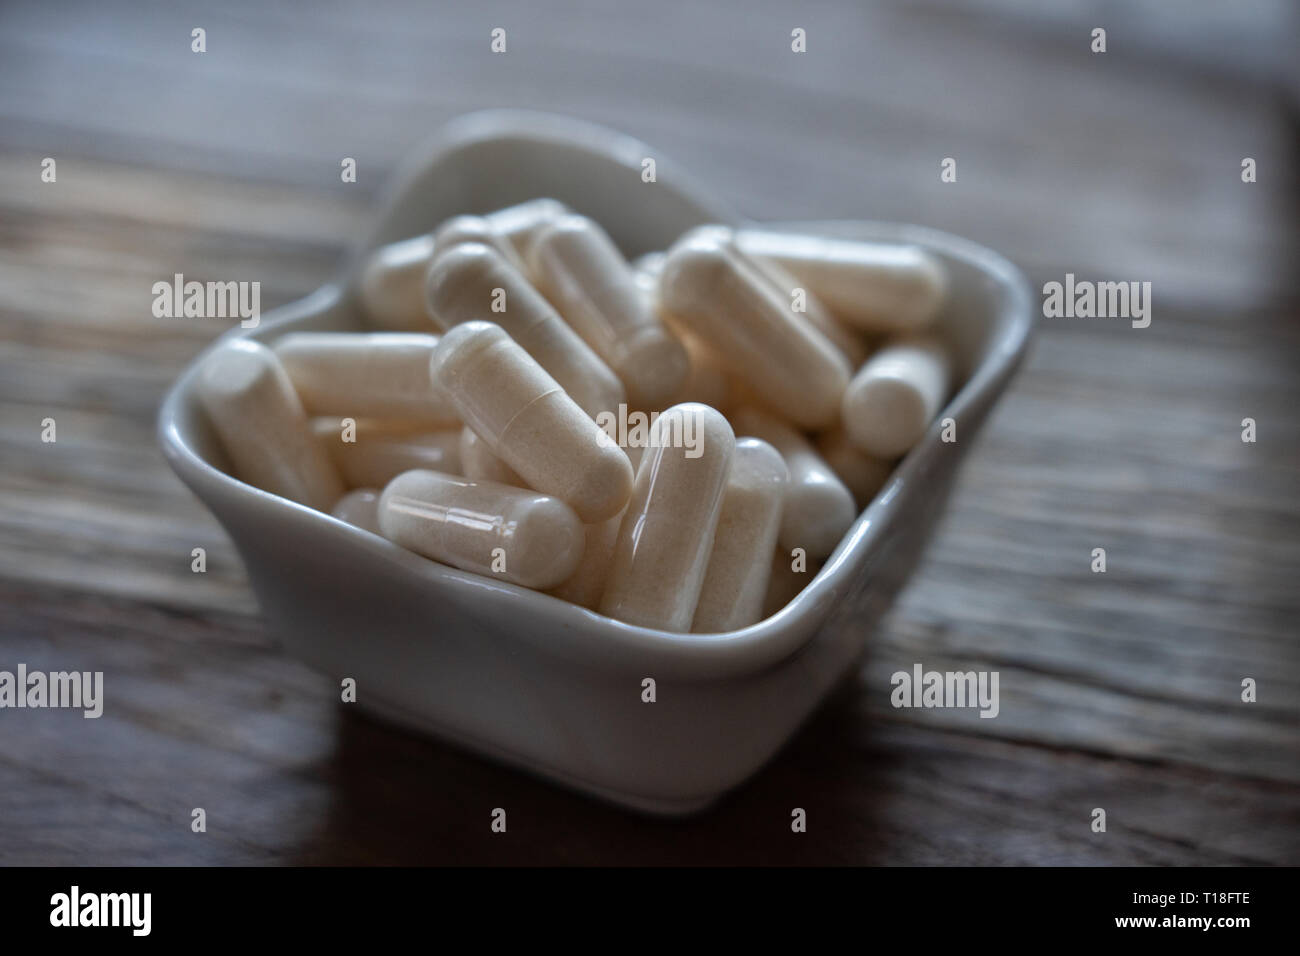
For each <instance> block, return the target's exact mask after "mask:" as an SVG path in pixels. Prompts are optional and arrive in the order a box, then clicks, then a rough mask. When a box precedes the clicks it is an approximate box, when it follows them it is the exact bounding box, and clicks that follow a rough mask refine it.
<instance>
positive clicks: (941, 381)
mask: <svg viewBox="0 0 1300 956" xmlns="http://www.w3.org/2000/svg"><path fill="white" fill-rule="evenodd" d="M950 375H951V370H950V366H949V361H948V353H947V351H946V350H945V349H944V347H943V345H942V343H940V342H939V340H938V339H936V338H934V337H933V336H928V335H922V336H909V337H902V338H897V339H894V340H893V341H891V342H889V343H888V344H886V345H885V347H884V348H882V349H881V350H880V351H879V352H877V353H876V354H875V355H873V356H872V357H871V358H870V359H869V360H868V361H867V364H866V365H864V366H862V368H861V369H860V370H859V371H858V373H857V374H856V375H855V376H853V381H852V382H850V383H849V387H848V388H847V389H846V390H845V392H844V403H843V411H842V417H843V422H844V430H845V432H846V433H847V434H848V436H849V440H850V441H851V442H853V444H854V445H856V446H857V447H858V448H860V449H862V450H863V451H864V452H866V453H867V454H868V455H873V456H875V457H876V458H897V457H899V456H900V455H905V454H906V453H907V452H908V451H910V450H911V448H912V446H913V445H915V444H916V443H917V442H918V441H920V440H921V438H922V437H923V436H924V435H925V433H926V430H927V429H928V428H929V427H930V423H931V422H932V421H934V417H935V416H936V415H937V414H938V413H939V409H940V408H942V407H943V402H944V399H945V398H947V395H948V387H949V381H950Z"/></svg>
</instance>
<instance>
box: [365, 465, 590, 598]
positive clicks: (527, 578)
mask: <svg viewBox="0 0 1300 956" xmlns="http://www.w3.org/2000/svg"><path fill="white" fill-rule="evenodd" d="M379 526H380V527H381V528H382V529H383V532H384V536H385V537H386V538H388V539H389V540H390V541H393V542H396V543H397V544H400V545H401V546H402V547H404V548H409V549H410V550H412V551H414V552H416V553H417V554H422V555H424V556H425V557H426V558H432V559H433V560H434V561H441V562H442V563H443V564H450V565H451V566H452V567H456V568H460V569H461V570H462V571H473V572H475V573H477V574H482V575H483V576H484V577H489V578H498V579H500V580H503V581H510V582H512V583H514V584H519V585H522V586H524V587H527V588H536V589H538V590H545V589H546V588H551V587H555V585H557V584H559V583H560V582H562V581H564V580H565V579H566V578H568V577H569V576H570V575H571V574H573V572H574V570H575V569H576V568H577V566H578V562H579V561H580V560H582V548H583V530H582V522H580V521H579V520H578V516H577V515H576V514H574V512H573V509H572V508H570V507H569V506H568V505H566V504H565V503H564V502H562V501H560V500H559V499H558V498H552V497H550V496H549V495H541V494H538V493H537V492H535V491H527V490H524V489H522V488H511V487H509V486H508V485H498V484H496V483H494V482H490V481H481V482H476V481H470V480H468V479H466V478H458V477H456V476H454V475H444V474H442V473H440V472H436V471H423V470H416V471H408V472H405V473H403V474H401V475H398V476H397V477H396V478H394V479H393V480H392V481H390V482H389V483H388V486H387V487H385V488H384V491H383V494H382V495H381V496H380V500H379Z"/></svg>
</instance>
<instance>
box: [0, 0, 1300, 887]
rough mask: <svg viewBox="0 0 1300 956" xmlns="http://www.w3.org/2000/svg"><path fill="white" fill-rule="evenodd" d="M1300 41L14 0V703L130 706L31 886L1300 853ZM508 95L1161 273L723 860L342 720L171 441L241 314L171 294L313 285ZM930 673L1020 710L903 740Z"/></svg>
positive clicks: (785, 19) (61, 790) (23, 745)
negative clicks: (413, 168) (984, 685)
mask: <svg viewBox="0 0 1300 956" xmlns="http://www.w3.org/2000/svg"><path fill="white" fill-rule="evenodd" d="M1297 9H1298V8H1297V7H1296V5H1295V4H1294V3H1291V2H1289V0H1238V2H1234V3H1232V4H1223V3H1220V2H1214V0H1179V2H1173V0H1167V2H1155V0H1127V2H1118V0H1116V2H1084V0H1062V2H1054V3H1047V4H1043V3H1032V2H1029V0H971V2H961V3H959V2H955V0H911V2H907V0H892V2H889V0H881V2H842V3H831V2H822V3H804V4H798V5H795V4H785V3H776V2H771V0H749V2H744V3H741V2H727V3H709V4H704V3H699V2H695V0H690V2H687V0H661V2H658V3H601V4H594V3H562V2H555V3H524V2H519V3H515V2H511V3H498V2H482V3H474V4H429V3H420V2H415V0H379V2H368V3H365V4H357V3H344V2H314V3H306V2H302V3H296V2H283V0H280V2H267V0H262V2H253V0H248V2H226V3H222V4H220V5H204V4H187V3H182V2H172V0H167V2H163V0H157V2H132V3H121V4H100V3H93V2H84V3H78V2H64V3H60V4H57V5H51V4H43V3H36V2H21V0H6V2H5V3H3V4H0V461H2V462H3V466H2V468H0V669H11V670H12V669H13V667H14V665H16V663H17V662H19V661H22V662H25V663H26V664H27V665H28V667H29V668H32V669H38V668H46V669H51V670H53V669H72V668H75V669H85V670H103V671H105V686H106V693H107V697H108V701H107V705H106V713H105V716H104V717H103V718H101V719H99V720H96V721H84V720H82V718H81V716H80V714H79V713H70V712H54V711H46V712H39V711H37V712H32V711H5V712H0V862H2V863H94V864H110V863H261V862H300V863H420V862H427V863H439V862H444V863H454V862H487V863H492V862H514V863H587V862H604V863H693V862H698V863H805V862H806V863H1056V864H1070V863H1117V864H1145V863H1209V864H1240V863H1270V862H1286V863H1292V864H1295V863H1298V862H1300V836H1298V834H1300V759H1297V758H1300V745H1298V743H1297V739H1298V737H1300V734H1298V730H1300V648H1297V646H1296V641H1295V638H1296V628H1295V621H1296V620H1297V614H1298V613H1300V589H1298V588H1297V587H1296V583H1295V582H1296V579H1297V574H1298V573H1300V534H1298V532H1300V498H1298V496H1297V489H1298V488H1300V453H1298V449H1300V428H1298V427H1297V424H1296V421H1295V415H1296V409H1297V408H1300V382H1298V380H1297V371H1296V369H1297V363H1298V361H1300V327H1298V326H1297V323H1296V321H1295V319H1296V313H1297V306H1298V304H1300V297H1297V294H1296V290H1295V284H1294V282H1295V276H1296V265H1297V263H1298V262H1300V256H1298V255H1297V252H1298V251H1300V250H1298V248H1297V246H1298V245H1300V244H1298V243H1297V230H1296V213H1297V209H1298V208H1300V191H1298V190H1297V185H1296V164H1297V160H1298V159H1300V156H1297V130H1296V116H1297V104H1298V103H1300V79H1297V72H1296V62H1297V58H1296V55H1295V51H1296V49H1297V39H1298V35H1297V19H1298V17H1300V14H1298V13H1297ZM497 27H501V28H503V29H504V30H505V31H506V36H507V50H506V52H505V53H503V54H493V53H491V52H490V50H489V41H490V32H491V31H492V30H493V29H494V28H497ZM1098 27H1100V28H1103V29H1104V30H1105V31H1106V52H1105V53H1094V52H1092V45H1093V38H1092V31H1093V30H1094V29H1095V28H1098ZM195 28H202V29H203V30H204V31H205V33H206V37H205V40H206V52H203V53H195V52H192V50H191V43H192V34H191V31H192V30H193V29H195ZM794 28H802V29H804V30H805V31H806V34H807V52H806V53H802V54H795V53H792V52H791V48H790V43H791V30H793V29H794ZM499 106H509V107H528V108H535V109H544V110H553V111H556V112H561V113H565V114H569V115H572V116H576V117H580V118H583V119H587V120H592V121H596V122H599V123H603V124H606V125H609V126H612V127H615V128H617V129H620V130H623V131H625V132H628V133H630V134H632V135H634V136H636V137H638V138H640V139H643V140H645V141H646V142H648V143H650V144H651V145H652V146H654V147H655V148H656V150H659V151H662V154H663V156H664V157H667V158H666V159H660V160H659V165H658V175H659V176H660V178H661V179H662V178H669V177H671V176H672V175H673V174H674V172H675V171H676V170H678V169H682V170H688V171H689V173H690V174H691V175H692V176H693V177H694V178H695V179H696V180H698V181H700V182H702V183H703V184H704V185H706V186H708V187H711V188H712V189H714V190H716V191H717V193H718V194H719V196H720V197H721V198H722V200H723V201H725V202H727V203H729V204H730V205H731V206H733V207H734V208H735V209H737V210H738V211H740V212H741V213H742V214H744V215H747V216H752V217H754V218H757V219H817V218H871V219H886V220H899V221H907V222H915V223H921V224H925V225H929V226H934V227H938V228H941V229H945V230H948V231H951V232H954V233H958V234H960V235H963V236H966V237H968V238H970V239H973V240H976V241H978V242H980V243H984V244H986V245H989V246H991V247H993V248H995V249H997V250H998V251H1000V252H1002V253H1004V254H1005V255H1007V256H1009V257H1010V258H1011V259H1013V260H1014V261H1015V262H1016V263H1017V264H1019V265H1020V266H1021V267H1022V268H1023V269H1024V270H1025V272H1026V273H1027V274H1028V276H1029V279H1030V282H1031V285H1033V286H1034V287H1035V289H1041V287H1042V284H1043V283H1044V282H1046V281H1050V280H1058V281H1059V280H1062V279H1063V278H1064V274H1065V273H1066V272H1073V273H1075V274H1076V275H1077V276H1078V277H1079V278H1081V279H1085V278H1086V279H1095V280H1136V281H1149V282H1151V283H1152V295H1153V302H1154V307H1153V313H1152V316H1153V318H1152V324H1151V326H1150V328H1147V329H1143V330H1136V329H1132V328H1130V327H1129V326H1128V323H1127V322H1122V321H1110V320H1068V319H1044V320H1042V322H1041V324H1040V326H1041V327H1040V334H1039V337H1038V341H1037V344H1036V348H1035V351H1034V354H1033V356H1032V358H1031V359H1030V361H1029V364H1028V366H1027V367H1026V369H1025V370H1024V372H1023V373H1022V375H1021V377H1020V378H1019V379H1018V380H1017V381H1016V383H1015V384H1014V385H1013V388H1012V391H1011V392H1010V394H1009V395H1008V396H1007V398H1006V399H1005V400H1004V402H1003V404H1002V405H1001V406H1000V408H999V410H998V412H997V414H996V416H995V418H994V420H993V422H992V424H991V426H990V428H989V431H988V433H987V435H986V437H985V438H984V439H983V440H982V442H981V445H980V446H979V447H978V448H977V449H976V451H975V452H974V453H973V455H972V458H971V460H970V463H969V465H968V466H967V469H966V471H965V473H964V475H963V479H962V481H961V483H960V486H959V491H958V494H957V495H956V497H955V499H954V500H953V502H952V505H951V508H950V511H949V514H948V516H947V519H946V520H945V523H944V525H943V527H942V529H941V531H940V533H939V535H938V536H937V538H936V540H935V543H934V545H933V546H932V548H931V550H930V552H929V554H928V557H927V559H926V561H925V562H924V564H923V565H922V567H921V569H920V571H919V572H918V574H917V575H916V577H915V579H914V580H913V582H912V583H911V584H910V585H909V587H908V588H907V589H906V591H905V592H904V593H903V594H902V595H901V596H900V598H899V601H898V604H897V606H896V607H895V609H894V611H893V612H892V613H891V614H890V615H889V616H888V617H887V618H886V619H885V621H884V622H883V624H882V625H881V626H880V627H879V628H878V629H876V630H875V631H874V632H873V633H871V634H869V635H868V634H865V633H864V635H863V636H864V639H868V638H869V642H868V650H867V655H866V658H865V660H864V663H863V667H862V670H861V672H860V673H859V674H857V675H855V677H854V678H853V679H851V680H850V681H848V682H847V683H846V685H845V687H844V688H843V689H842V690H841V692H840V693H839V694H838V695H837V696H836V698H835V699H834V700H833V701H832V702H831V703H830V704H829V705H828V706H827V707H825V708H823V709H822V711H820V712H819V713H818V715H817V716H816V717H815V718H814V719H813V720H812V722H811V723H810V724H809V726H808V727H807V728H806V729H805V730H804V731H803V732H801V734H800V735H799V736H798V737H797V738H796V739H795V740H794V741H793V742H792V743H791V744H790V745H789V746H788V747H787V748H786V749H785V750H784V751H783V752H782V754H781V755H780V756H778V758H777V759H776V760H775V761H774V762H773V764H772V765H771V766H770V767H769V768H768V769H766V770H765V771H763V772H762V773H761V774H760V775H759V776H758V777H757V778H756V779H755V780H754V781H752V782H751V783H750V784H748V785H746V786H745V787H743V788H741V789H740V790H739V791H737V793H735V794H734V795H733V796H731V797H729V798H728V799H727V800H726V801H725V802H724V803H722V804H721V805H719V807H717V808H716V809H715V810H713V811H711V812H710V813H708V814H706V815H704V816H702V817H700V818H698V819H695V820H692V821H689V822H686V823H681V824H666V823H658V822H653V821H646V820H643V819H640V818H636V817H632V816H629V815H627V814H625V813H623V812H621V811H618V810H614V809H611V808H608V807H605V806H603V805H600V804H596V803H592V802H590V801H588V800H586V799H583V798H580V797H576V796H573V795H570V794H568V793H566V792H563V791H560V790H557V789H554V788H552V787H550V786H549V785H546V784H542V783H539V782H536V781H534V780H532V779H530V778H527V777H524V776H521V775H518V774H515V773H513V772H511V771H507V770H502V769H500V768H497V767H495V766H493V765H490V764H487V763H484V762H481V761H479V760H477V759H475V758H472V757H469V756H466V755H463V754H461V753H460V752H458V751H455V750H452V749H450V748H447V747H444V746H442V745H439V744H436V743H433V742H430V741H426V740H423V739H421V738H417V737H413V736H410V735H407V734H404V733H401V732H399V731H395V730H391V729H389V728H387V727H385V726H383V725H380V724H377V723H373V722H371V721H369V720H366V719H365V718H361V717H355V716H353V715H351V714H345V713H343V712H342V711H341V708H340V707H339V706H338V705H337V704H336V703H335V701H336V699H337V695H336V690H337V688H336V687H335V685H334V684H333V683H332V682H331V681H330V680H329V679H327V678H325V677H321V676H319V675H316V674H314V673H312V672H310V671H308V670H306V669H305V668H303V667H302V666H300V665H298V664H296V663H294V662H292V661H289V660H287V659H285V658H283V657H281V656H279V655H278V654H277V653H276V652H275V651H274V649H273V647H272V641H273V635H271V634H269V633H267V631H266V629H265V628H264V627H263V625H262V623H261V621H260V620H259V618H258V616H257V609H256V606H255V603H254V601H253V599H252V596H251V593H250V591H249V590H248V587H247V583H246V580H245V578H244V573H243V570H242V567H241V566H240V564H239V561H238V558H237V556H236V555H235V553H234V551H233V549H232V548H231V547H230V545H229V543H228V541H227V540H226V538H225V537H224V535H223V533H222V532H221V530H220V528H219V527H218V526H217V525H216V523H215V521H214V520H213V519H212V518H211V517H210V516H209V515H208V514H207V513H206V512H205V511H204V510H203V509H202V508H201V507H200V506H199V505H198V504H197V502H196V501H195V500H194V499H193V498H192V496H191V495H190V494H189V492H188V491H187V490H186V489H184V488H183V487H182V486H181V485H180V483H179V482H178V481H177V480H176V479H175V478H174V477H173V476H172V474H171V472H170V471H169V470H168V469H167V468H166V466H165V465H164V463H163V460H162V456H161V454H160V452H159V451H158V450H157V446H156V442H155V440H154V436H153V422H154V417H155V414H156V411H157V406H158V402H159V399H160V397H161V395H162V393H163V391H164V389H165V388H166V387H167V385H168V384H169V383H170V382H171V380H172V379H173V378H174V377H175V376H176V374H177V373H178V372H179V371H180V369H181V368H182V367H183V366H184V365H185V364H186V363H187V362H188V361H189V360H190V359H191V358H192V357H193V356H194V355H195V354H196V353H197V352H198V351H199V350H200V349H201V348H202V347H203V346H204V345H205V344H206V342H208V341H209V340H210V339H211V338H213V337H214V336H216V335H217V334H219V333H220V332H221V331H224V329H225V328H226V327H227V325H228V324H229V323H226V322H222V321H221V320H199V321H196V320H171V319H157V318H154V317H153V316H152V314H151V311H150V305H151V302H152V299H153V296H152V292H151V288H152V285H153V283H154V282H156V281H159V280H167V281H170V279H171V277H172V275H173V274H174V273H178V272H179V273H184V275H185V277H186V278H187V279H196V280H199V281H204V280H208V279H217V280H230V279H239V280H257V281H260V282H261V287H262V308H263V309H264V310H269V309H270V308H272V307H274V306H276V305H279V304H282V303H285V302H289V301H292V300H294V299H296V298H298V297H300V296H302V295H305V294H306V293H308V292H310V291H312V290H313V289H314V288H316V287H317V286H319V285H320V284H321V283H322V282H323V281H325V280H326V279H327V278H328V277H329V276H330V275H331V273H332V272H333V271H334V270H335V269H336V268H337V267H338V264H339V263H340V261H341V257H342V255H343V252H344V249H345V247H346V246H347V244H348V243H349V242H350V241H352V239H353V238H354V237H355V236H356V235H357V233H358V230H359V228H360V227H361V224H363V223H364V221H365V219H366V217H367V215H368V214H369V212H370V210H371V209H372V206H373V203H374V202H375V199H376V195H377V193H378V191H379V190H380V189H382V188H383V186H384V185H385V183H386V181H387V180H388V178H389V175H390V174H391V172H392V171H393V170H394V168H395V167H396V165H397V164H398V163H399V162H400V161H401V160H402V159H403V158H404V157H405V156H406V154H407V153H408V151H410V150H411V149H412V147H414V146H415V145H416V144H417V143H418V142H419V141H420V140H421V139H423V138H424V137H426V136H427V135H428V134H429V133H430V132H432V131H433V130H435V129H436V128H437V127H438V126H440V125H441V124H442V123H444V122H446V121H447V120H449V119H451V118H452V117H454V116H457V115H459V114H461V113H464V112H467V111H470V110H474V109H479V108H484V107H499ZM46 157H51V158H54V159H55V160H56V162H57V180H56V181H55V182H53V183H46V182H42V179H41V164H42V160H43V159H44V158H46ZM343 157H353V158H355V159H356V160H357V172H358V176H357V182H356V183H343V182H341V181H340V176H339V170H340V165H339V164H340V160H341V159H342V158H343ZM949 157H951V158H954V159H955V160H956V163H957V180H956V182H953V183H941V182H940V179H939V169H940V162H941V161H942V160H943V159H945V158H949ZM1245 158H1251V159H1253V160H1255V165H1256V169H1257V181H1256V182H1254V183H1244V182H1243V181H1242V175H1241V173H1242V162H1243V160H1244V159H1245ZM430 225H433V224H430ZM47 416H51V417H55V418H56V419H57V422H58V441H57V443H55V444H52V445H51V444H43V443H41V442H40V440H39V434H40V422H41V420H42V419H43V418H45V417H47ZM1245 417H1252V418H1254V419H1255V420H1256V421H1257V423H1258V436H1259V437H1258V441H1257V442H1256V443H1254V444H1245V443H1243V442H1242V441H1241V437H1240V432H1241V424H1240V423H1241V420H1242V419H1243V418H1245ZM193 547H205V548H206V549H207V551H208V572H207V573H206V574H203V575H196V574H192V573H191V572H190V550H191V548H193ZM1094 547H1105V548H1106V549H1107V551H1108V555H1109V569H1108V572H1107V574H1106V575H1104V576H1103V575H1094V574H1092V573H1090V571H1089V561H1090V553H1091V550H1092V548H1094ZM916 661H921V662H924V664H925V666H926V667H927V668H933V669H940V670H944V669H969V668H975V669H994V670H998V671H999V672H1000V673H1001V691H1002V708H1001V714H1000V716H999V718H998V719H996V720H979V719H977V716H976V714H975V713H974V712H956V711H914V710H905V711H895V710H893V709H891V708H890V707H889V704H888V696H889V695H888V691H889V683H888V676H889V674H890V673H892V672H893V671H895V670H898V669H910V668H911V666H912V663H913V662H916ZM1244 677H1253V678H1255V679H1257V680H1258V681H1259V682H1260V684H1259V686H1260V690H1259V697H1258V701H1257V702H1256V703H1254V704H1244V703H1242V702H1241V700H1240V684H1241V680H1242V678H1244ZM199 806H202V807H205V808H206V809H207V812H208V818H209V830H208V833H206V834H202V835H198V834H193V833H191V832H190V827H189V823H190V810H191V808H193V807H199ZM495 806H505V807H510V808H511V816H510V820H511V824H510V833H509V838H508V839H497V838H494V837H493V836H492V835H491V834H490V832H489V829H488V826H487V822H488V814H489V812H490V809H491V808H492V807H495ZM794 806H801V807H805V808H807V809H808V813H809V821H810V825H809V832H808V833H807V834H802V835H797V836H796V835H793V834H791V833H790V831H789V825H788V824H789V819H790V817H789V810H790V808H791V807H794ZM1098 806H1101V807H1106V808H1107V810H1108V815H1109V819H1110V825H1109V829H1108V832H1107V833H1106V834H1093V833H1091V832H1090V830H1089V828H1088V824H1089V822H1090V816H1089V814H1090V811H1091V810H1092V808H1094V807H1098Z"/></svg>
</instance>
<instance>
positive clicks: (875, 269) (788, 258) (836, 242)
mask: <svg viewBox="0 0 1300 956" xmlns="http://www.w3.org/2000/svg"><path fill="white" fill-rule="evenodd" d="M736 243H737V244H738V245H739V246H740V248H741V249H742V250H743V251H744V252H746V253H748V254H749V255H751V256H755V257H758V258H761V259H767V260H770V261H772V262H776V263H779V264H780V265H781V266H783V267H785V268H786V269H788V270H789V271H790V272H791V273H792V274H793V275H794V276H795V277H797V278H798V279H799V281H800V282H802V283H804V284H806V286H807V288H808V289H809V290H810V291H811V292H813V293H814V294H815V295H816V296H817V297H818V298H819V299H821V301H822V302H824V303H825V304H826V305H827V306H828V307H829V308H830V309H831V310H832V311H833V312H835V313H836V315H838V316H839V317H840V318H842V319H844V320H845V321H847V322H850V323H852V324H853V325H855V326H857V327H858V328H861V329H865V330H867V331H872V332H902V331H911V330H916V329H920V328H923V327H925V326H926V325H929V324H930V322H931V321H932V320H933V319H934V316H935V315H936V313H937V312H938V311H939V308H940V306H942V304H943V300H944V297H945V295H946V294H947V285H948V281H947V272H946V270H945V269H944V267H943V264H942V263H941V262H940V261H939V260H938V259H936V258H935V257H934V256H932V255H931V254H930V253H928V252H926V251H925V250H924V249H922V248H920V247H919V246H913V245H900V244H897V243H883V242H862V241H860V240H856V239H835V238H829V237H825V236H809V235H800V234H797V233H786V232H774V231H771V230H766V229H739V230H737V232H736Z"/></svg>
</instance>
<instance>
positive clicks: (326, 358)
mask: <svg viewBox="0 0 1300 956" xmlns="http://www.w3.org/2000/svg"><path fill="white" fill-rule="evenodd" d="M430 327H431V326H430ZM437 344H438V337H437V336H436V335H422V334H419V333H414V332H370V333H364V332H290V333H289V334H288V335H284V336H281V337H280V339H279V340H278V341H277V342H276V343H275V354H276V355H277V356H278V357H279V359H280V362H281V364H283V365H284V370H285V371H286V372H287V373H288V374H289V380H290V381H291V382H293V387H294V389H295V390H296V391H297V392H298V397H299V398H300V399H302V404H303V407H305V408H306V409H307V412H308V414H311V415H338V416H342V417H348V418H353V419H361V418H378V419H385V420H389V421H399V420H400V421H410V422H413V423H419V424H421V425H424V426H425V427H428V428H438V427H441V428H453V427H455V426H457V425H458V424H459V423H460V419H459V418H458V417H457V415H456V409H455V408H454V407H453V406H452V404H451V402H450V401H449V400H448V399H447V396H445V395H443V394H442V393H441V392H439V391H438V390H437V389H435V388H434V387H433V383H432V382H431V381H429V359H430V358H431V357H432V355H433V350H434V347H435V346H437Z"/></svg>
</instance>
